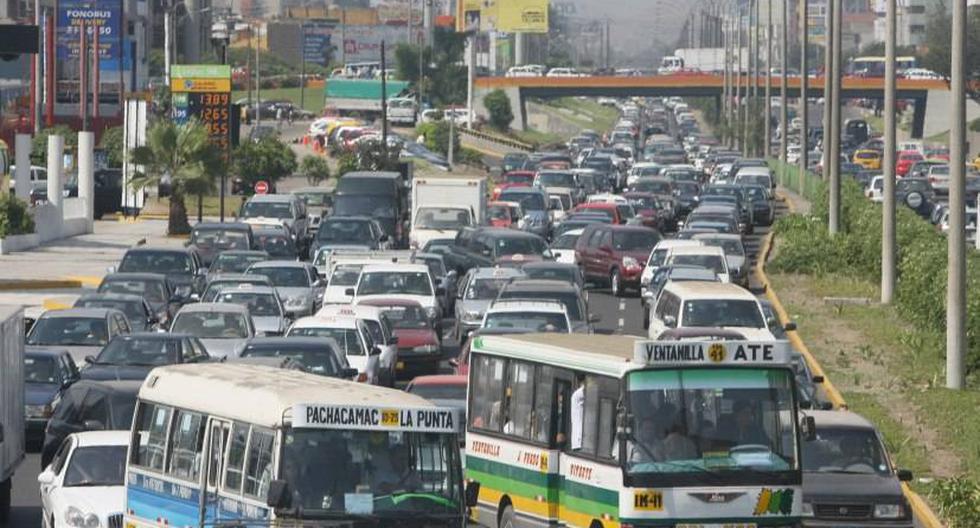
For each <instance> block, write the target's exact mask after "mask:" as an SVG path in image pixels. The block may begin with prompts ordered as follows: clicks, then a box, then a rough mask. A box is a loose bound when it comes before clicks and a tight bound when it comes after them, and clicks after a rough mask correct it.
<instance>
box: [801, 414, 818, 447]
mask: <svg viewBox="0 0 980 528" xmlns="http://www.w3.org/2000/svg"><path fill="white" fill-rule="evenodd" d="M800 426H801V427H800V433H801V434H802V435H803V439H804V440H806V441H807V442H812V441H814V440H816V439H817V422H816V420H814V419H813V417H812V416H804V417H803V423H802V424H800Z"/></svg>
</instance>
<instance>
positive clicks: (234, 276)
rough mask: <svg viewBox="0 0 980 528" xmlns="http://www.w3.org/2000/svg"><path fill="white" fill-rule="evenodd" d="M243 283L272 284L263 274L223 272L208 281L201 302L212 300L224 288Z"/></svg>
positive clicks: (254, 284) (253, 284)
mask: <svg viewBox="0 0 980 528" xmlns="http://www.w3.org/2000/svg"><path fill="white" fill-rule="evenodd" d="M243 284H251V285H252V286H272V281H271V280H269V277H266V276H265V275H246V274H245V273H225V274H222V275H220V276H218V277H217V278H216V279H214V280H212V281H211V282H209V283H208V287H207V289H205V290H204V294H202V295H201V299H200V300H201V302H214V300H215V299H216V298H217V297H218V292H220V291H221V290H223V289H225V288H237V287H238V286H241V285H243Z"/></svg>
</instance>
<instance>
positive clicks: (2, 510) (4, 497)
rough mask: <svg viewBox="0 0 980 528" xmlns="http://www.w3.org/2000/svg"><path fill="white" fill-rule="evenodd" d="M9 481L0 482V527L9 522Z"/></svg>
mask: <svg viewBox="0 0 980 528" xmlns="http://www.w3.org/2000/svg"><path fill="white" fill-rule="evenodd" d="M10 488H11V484H10V479H9V478H8V479H7V480H5V481H3V482H0V525H3V526H6V525H7V522H8V521H9V520H10Z"/></svg>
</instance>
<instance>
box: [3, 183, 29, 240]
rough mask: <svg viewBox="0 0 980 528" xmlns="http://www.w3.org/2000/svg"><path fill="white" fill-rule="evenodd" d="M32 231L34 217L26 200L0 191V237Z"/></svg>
mask: <svg viewBox="0 0 980 528" xmlns="http://www.w3.org/2000/svg"><path fill="white" fill-rule="evenodd" d="M33 232H34V218H33V217H32V216H31V214H30V212H29V211H28V209H27V202H25V201H23V200H21V199H19V198H17V197H15V196H14V195H13V194H8V193H0V238H3V237H6V236H10V235H24V234H28V233H33Z"/></svg>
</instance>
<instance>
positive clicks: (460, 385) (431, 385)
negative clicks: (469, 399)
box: [405, 374, 469, 416]
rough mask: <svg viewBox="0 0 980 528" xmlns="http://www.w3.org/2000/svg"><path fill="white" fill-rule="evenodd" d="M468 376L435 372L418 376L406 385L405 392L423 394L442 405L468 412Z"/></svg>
mask: <svg viewBox="0 0 980 528" xmlns="http://www.w3.org/2000/svg"><path fill="white" fill-rule="evenodd" d="M468 381H469V377H468V376H462V375H459V374H434V375H428V376H418V377H416V378H414V379H413V380H412V381H411V382H409V384H408V385H407V386H406V387H405V392H407V393H409V394H415V395H417V396H421V397H423V398H425V399H427V400H429V401H430V402H432V403H434V404H436V405H438V406H440V407H450V408H453V409H457V410H458V412H459V413H460V415H461V416H463V415H465V414H466V386H467V383H468Z"/></svg>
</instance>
